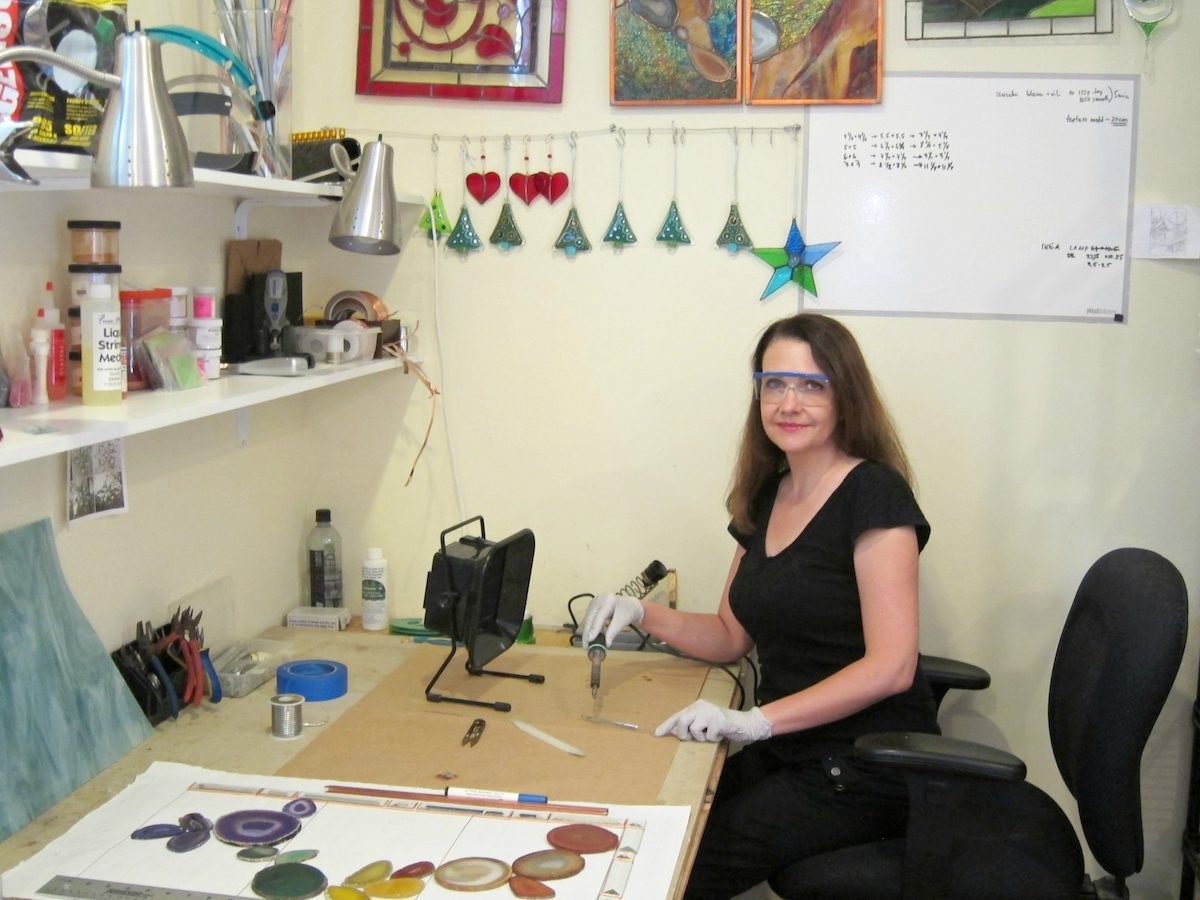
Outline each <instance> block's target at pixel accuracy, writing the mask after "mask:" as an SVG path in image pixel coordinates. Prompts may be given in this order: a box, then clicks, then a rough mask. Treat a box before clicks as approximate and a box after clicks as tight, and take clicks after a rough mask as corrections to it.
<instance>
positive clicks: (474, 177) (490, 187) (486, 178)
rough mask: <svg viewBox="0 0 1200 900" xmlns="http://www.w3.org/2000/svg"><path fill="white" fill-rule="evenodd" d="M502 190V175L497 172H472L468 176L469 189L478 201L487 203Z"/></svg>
mask: <svg viewBox="0 0 1200 900" xmlns="http://www.w3.org/2000/svg"><path fill="white" fill-rule="evenodd" d="M498 190H500V176H499V175H497V174H496V173H495V172H472V173H471V174H470V175H468V176H467V191H468V193H470V195H471V196H472V197H474V198H475V202H476V203H487V201H488V200H490V199H491V198H492V197H494V196H495V195H496V191H498Z"/></svg>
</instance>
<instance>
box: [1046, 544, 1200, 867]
mask: <svg viewBox="0 0 1200 900" xmlns="http://www.w3.org/2000/svg"><path fill="white" fill-rule="evenodd" d="M1187 620H1188V604H1187V588H1186V586H1185V585H1184V582H1183V577H1182V576H1181V575H1180V574H1179V570H1178V569H1176V568H1175V566H1173V565H1172V564H1171V563H1170V562H1169V561H1168V560H1166V559H1164V558H1163V557H1162V556H1159V555H1158V554H1157V553H1154V552H1152V551H1150V550H1140V549H1134V548H1124V549H1120V550H1113V551H1111V552H1110V553H1106V554H1105V555H1104V556H1102V557H1100V559H1098V560H1097V561H1096V562H1095V563H1094V564H1093V565H1092V567H1091V568H1090V569H1088V571H1087V574H1086V575H1084V577H1083V581H1082V582H1081V583H1080V585H1079V590H1078V591H1077V592H1076V594H1075V601H1074V603H1072V604H1071V610H1070V612H1069V613H1068V614H1067V621H1066V624H1064V625H1063V630H1062V637H1061V638H1060V639H1059V643H1058V651H1057V653H1056V654H1055V658H1054V668H1053V671H1052V673H1051V676H1050V702H1049V720H1050V743H1051V745H1052V746H1053V748H1054V758H1055V760H1056V762H1057V763H1058V770H1059V772H1061V773H1062V777H1063V779H1064V780H1065V781H1066V784H1067V787H1068V789H1069V790H1070V791H1071V794H1072V795H1073V796H1074V797H1075V800H1076V803H1077V804H1078V806H1079V819H1080V824H1081V825H1082V826H1083V832H1084V837H1085V838H1086V840H1087V843H1088V846H1089V847H1090V848H1091V850H1092V853H1093V854H1094V855H1095V857H1096V860H1097V862H1099V863H1100V865H1101V866H1103V867H1104V870H1105V871H1106V872H1108V873H1109V874H1111V875H1116V876H1119V877H1121V878H1126V877H1128V876H1129V875H1132V874H1134V873H1135V872H1138V871H1140V870H1141V868H1142V853H1143V839H1142V802H1141V771H1140V769H1141V759H1142V750H1143V749H1144V748H1145V746H1146V741H1147V739H1148V738H1149V737H1150V731H1151V729H1152V728H1153V727H1154V723H1155V721H1156V720H1157V719H1158V715H1159V713H1160V712H1161V710H1162V707H1163V703H1164V702H1165V701H1166V699H1167V695H1168V693H1169V692H1170V690H1171V685H1172V684H1173V683H1174V681H1175V676H1176V674H1177V673H1178V671H1179V664H1180V661H1181V660H1182V658H1183V648H1184V643H1185V642H1186V640H1187Z"/></svg>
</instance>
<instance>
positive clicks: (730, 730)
mask: <svg viewBox="0 0 1200 900" xmlns="http://www.w3.org/2000/svg"><path fill="white" fill-rule="evenodd" d="M668 734H673V735H675V737H677V738H679V739H680V740H681V741H712V742H714V743H715V742H716V741H719V740H722V739H723V738H728V739H729V740H731V741H737V742H738V743H739V744H750V743H753V742H754V741H761V740H765V739H766V738H769V737H770V736H771V723H770V721H769V720H768V719H767V717H766V716H764V715H763V713H762V710H761V709H759V708H758V707H757V706H755V707H754V708H752V709H747V710H740V709H723V708H722V707H720V706H717V705H716V704H715V703H709V702H708V701H707V700H697V701H696V702H695V703H693V704H692V705H691V706H687V707H684V708H683V709H681V710H680V711H679V712H677V713H675V715H673V716H671V717H670V718H669V719H667V720H666V721H665V722H663V723H662V724H661V725H659V726H658V727H657V728H655V729H654V736H655V737H663V736H665V735H668Z"/></svg>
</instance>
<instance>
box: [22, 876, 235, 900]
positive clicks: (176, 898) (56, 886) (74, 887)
mask: <svg viewBox="0 0 1200 900" xmlns="http://www.w3.org/2000/svg"><path fill="white" fill-rule="evenodd" d="M38 893H39V894H50V895H52V896H54V897H80V898H83V900H238V898H236V897H234V896H232V895H230V894H209V893H206V892H204V891H189V890H185V889H181V888H163V887H150V886H149V885H145V884H123V883H122V882H119V881H99V880H97V879H95V878H74V877H72V876H69V875H55V876H54V877H53V878H51V879H50V880H49V881H47V882H46V883H45V884H44V885H42V886H41V887H40V888H38Z"/></svg>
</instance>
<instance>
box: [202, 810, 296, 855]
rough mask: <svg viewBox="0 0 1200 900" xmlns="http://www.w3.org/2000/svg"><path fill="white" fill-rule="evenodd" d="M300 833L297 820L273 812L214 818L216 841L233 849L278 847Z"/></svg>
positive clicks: (254, 812) (251, 812)
mask: <svg viewBox="0 0 1200 900" xmlns="http://www.w3.org/2000/svg"><path fill="white" fill-rule="evenodd" d="M299 830H300V820H299V819H297V818H296V817H295V816H289V815H288V814H287V813H285V812H279V811H278V810H274V809H244V810H240V811H238V812H231V813H226V814H225V815H223V816H221V817H220V818H219V819H217V821H216V823H215V824H214V826H213V833H214V834H216V836H217V840H218V841H221V842H222V843H224V844H233V845H234V846H235V847H253V846H256V845H260V844H280V843H282V842H283V841H286V840H287V839H288V838H290V837H292V836H293V835H294V834H296V833H297V832H298V831H299Z"/></svg>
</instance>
